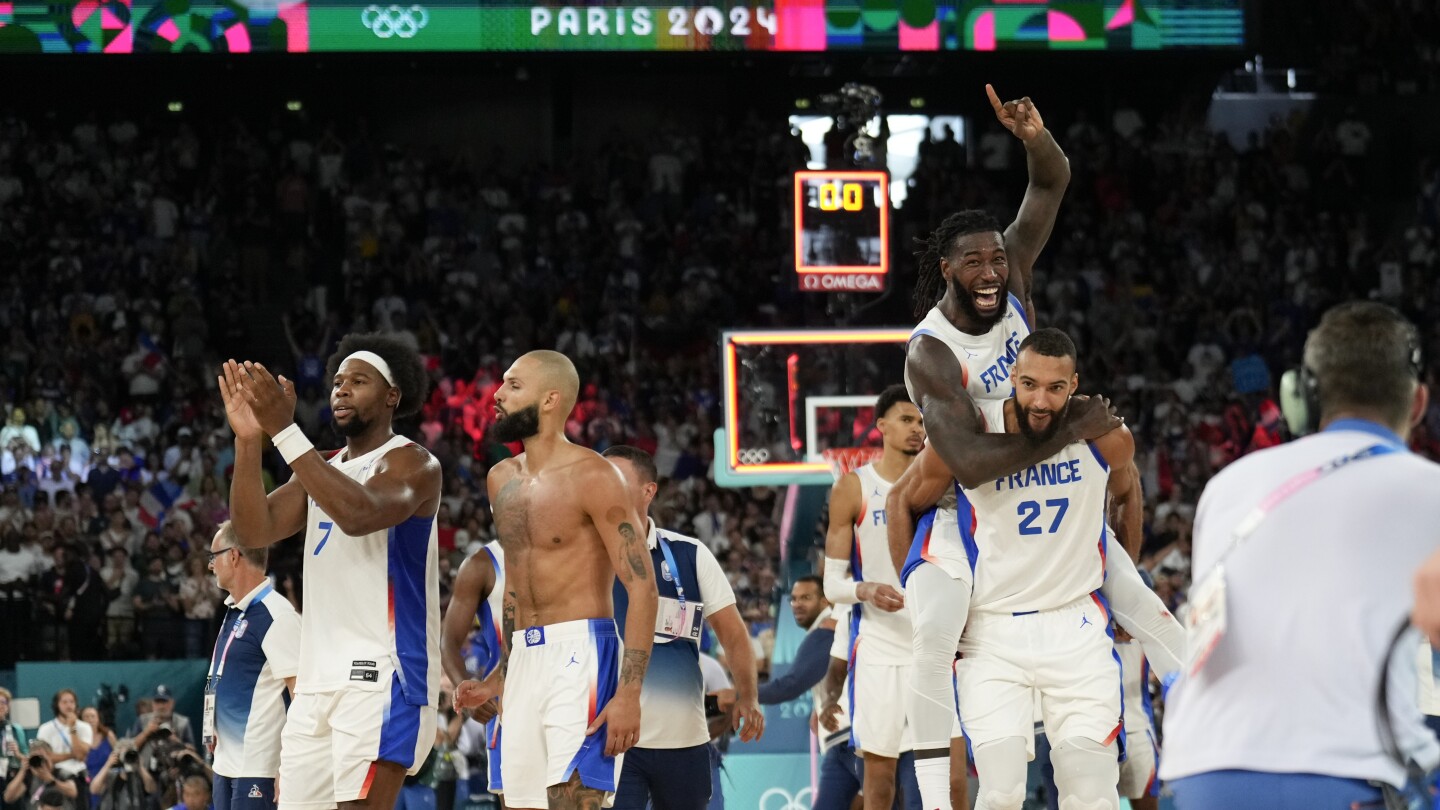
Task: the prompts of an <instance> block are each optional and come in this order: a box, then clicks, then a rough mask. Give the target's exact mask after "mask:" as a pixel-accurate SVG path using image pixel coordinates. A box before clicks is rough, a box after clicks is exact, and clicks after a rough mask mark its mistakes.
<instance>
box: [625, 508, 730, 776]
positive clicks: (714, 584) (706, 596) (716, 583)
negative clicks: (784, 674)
mask: <svg viewBox="0 0 1440 810" xmlns="http://www.w3.org/2000/svg"><path fill="white" fill-rule="evenodd" d="M647 523H648V524H649V538H648V542H649V545H650V556H651V562H652V563H653V564H654V566H655V584H656V588H657V589H658V591H659V595H660V599H661V600H662V601H663V600H665V599H677V598H678V596H679V590H678V588H683V589H684V592H685V598H686V599H688V600H689V601H690V602H691V603H692V604H693V603H695V602H699V603H700V604H701V606H702V608H701V615H702V617H707V618H708V617H710V616H714V615H715V614H716V613H718V612H720V611H721V610H723V609H725V608H727V607H729V606H731V605H733V604H735V591H734V590H733V589H731V587H730V580H728V579H726V578H725V571H724V570H723V569H722V568H721V567H720V563H719V562H718V561H717V560H716V559H715V555H714V554H712V553H710V549H709V548H708V547H707V546H706V545H705V544H704V543H702V542H700V541H699V540H696V539H695V538H693V537H687V536H685V535H683V534H677V533H675V532H672V531H670V530H668V529H657V528H656V527H655V522H654V521H653V520H647ZM671 560H673V561H674V567H673V568H672V566H671ZM675 569H678V570H675ZM613 597H614V600H615V620H616V624H617V625H618V626H619V627H620V629H621V630H622V632H623V630H624V623H625V618H626V617H625V609H626V606H627V605H628V604H629V595H628V594H627V593H626V591H625V589H624V588H623V587H622V586H621V585H620V583H619V581H616V583H615V586H614V591H613ZM705 691H706V690H705V678H704V673H703V669H702V667H701V663H700V646H699V643H698V639H680V638H669V637H666V636H661V635H658V634H657V635H656V636H655V645H654V647H652V648H651V651H650V666H649V667H648V668H647V669H646V670H645V681H644V683H642V684H641V686H640V740H639V742H638V743H637V744H636V745H637V747H639V748H689V747H692V746H696V745H704V744H705V743H707V742H709V741H710V730H709V726H708V725H707V723H706V722H705Z"/></svg>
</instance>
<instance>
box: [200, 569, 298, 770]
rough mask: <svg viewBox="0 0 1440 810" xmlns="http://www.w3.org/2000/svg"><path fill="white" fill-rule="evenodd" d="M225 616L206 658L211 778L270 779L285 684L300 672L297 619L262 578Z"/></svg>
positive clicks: (231, 601)
mask: <svg viewBox="0 0 1440 810" xmlns="http://www.w3.org/2000/svg"><path fill="white" fill-rule="evenodd" d="M225 604H226V606H227V607H229V610H228V611H227V612H226V614H225V622H224V624H223V626H222V627H221V629H220V636H219V638H218V639H217V640H216V644H215V650H214V652H213V654H212V656H211V662H210V678H211V681H212V683H213V684H214V686H215V737H216V740H215V765H214V769H215V773H217V774H219V775H221V776H228V777H231V778H240V777H250V778H260V779H267V778H274V777H275V776H276V775H277V774H278V773H279V769H280V732H281V731H282V730H283V729H284V727H285V714H286V711H287V709H288V707H289V705H290V700H289V698H287V697H286V696H285V679H286V678H291V677H294V676H295V675H296V673H297V672H298V671H299V669H300V616H299V615H298V614H296V613H295V608H294V607H293V606H292V605H291V604H290V600H288V599H286V598H285V597H284V596H283V595H282V594H281V593H280V592H279V591H277V590H276V589H275V583H274V582H273V581H272V580H271V579H269V578H266V579H265V581H264V582H261V583H260V584H259V585H257V586H256V587H255V589H254V590H252V591H251V592H250V593H248V594H245V595H244V596H243V597H242V598H241V599H239V600H238V601H237V600H236V599H235V597H234V596H230V597H227V598H226V599H225Z"/></svg>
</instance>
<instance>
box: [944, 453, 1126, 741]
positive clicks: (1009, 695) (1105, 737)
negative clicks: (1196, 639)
mask: <svg viewBox="0 0 1440 810" xmlns="http://www.w3.org/2000/svg"><path fill="white" fill-rule="evenodd" d="M1109 477H1110V467H1109V465H1108V464H1107V463H1106V461H1105V459H1104V457H1103V456H1102V455H1101V454H1100V451H1099V450H1098V449H1097V448H1096V447H1095V446H1094V445H1093V444H1090V443H1088V442H1077V443H1075V444H1071V445H1069V446H1067V447H1065V448H1064V449H1063V450H1061V451H1060V452H1059V453H1056V454H1055V455H1053V456H1051V457H1050V458H1048V459H1046V460H1045V461H1042V462H1040V463H1039V464H1035V465H1033V466H1031V467H1029V468H1027V469H1025V470H1023V471H1021V472H1019V473H1016V474H1015V475H1011V476H1006V477H1005V478H1001V479H999V480H996V481H991V482H988V483H985V484H982V485H980V486H978V487H975V488H974V489H970V488H965V487H960V486H957V487H956V501H957V503H956V514H957V515H958V516H959V521H958V522H959V528H960V534H961V536H962V538H963V539H964V541H965V543H966V545H967V546H968V545H973V546H974V547H976V548H978V550H979V555H980V556H979V564H978V565H977V567H976V572H975V587H974V591H973V595H972V598H971V603H970V616H969V623H968V624H967V625H966V627H965V631H964V635H963V636H962V638H961V641H960V650H961V652H962V653H963V657H962V659H961V661H960V663H959V666H958V667H957V674H958V675H959V687H960V688H959V702H960V716H961V717H962V718H964V721H965V731H966V734H967V736H969V737H970V740H971V743H972V744H973V745H975V746H976V747H978V746H981V745H984V744H985V743H988V742H992V741H996V740H1001V739H1004V738H1007V737H1022V738H1024V739H1026V740H1029V741H1030V742H1029V747H1030V749H1031V751H1032V752H1033V745H1034V734H1033V731H1034V692H1035V690H1038V691H1039V693H1040V702H1041V711H1042V714H1043V717H1044V721H1045V730H1046V734H1047V736H1048V737H1049V738H1050V739H1051V740H1066V739H1071V738H1076V737H1082V738H1086V739H1089V740H1093V741H1094V742H1097V743H1100V744H1102V745H1108V744H1110V743H1111V742H1113V741H1115V740H1116V739H1117V738H1118V736H1119V734H1120V732H1121V730H1122V725H1121V704H1120V661H1119V658H1118V657H1117V656H1116V654H1115V649H1114V638H1113V634H1112V633H1111V631H1110V614H1109V608H1108V607H1107V606H1106V604H1105V600H1104V599H1103V597H1101V595H1100V593H1099V590H1100V586H1101V584H1102V583H1103V582H1104V579H1105V557H1106V551H1107V549H1106V541H1107V532H1106V529H1105V504H1106V495H1107V491H1108V485H1109Z"/></svg>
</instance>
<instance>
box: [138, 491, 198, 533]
mask: <svg viewBox="0 0 1440 810" xmlns="http://www.w3.org/2000/svg"><path fill="white" fill-rule="evenodd" d="M194 503H195V499H194V498H191V497H190V493H188V492H186V491H185V488H184V487H182V486H180V485H179V484H177V483H175V482H174V481H156V482H155V483H154V484H152V485H151V486H150V488H149V489H147V490H145V492H144V493H142V494H141V495H140V522H141V523H144V524H145V525H146V526H147V527H148V528H151V529H158V528H160V525H161V524H163V523H164V522H165V513H166V512H168V511H170V510H171V509H186V508H188V507H190V506H191V505H193V504H194Z"/></svg>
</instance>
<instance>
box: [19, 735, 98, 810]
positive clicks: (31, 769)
mask: <svg viewBox="0 0 1440 810" xmlns="http://www.w3.org/2000/svg"><path fill="white" fill-rule="evenodd" d="M53 755H54V752H53V751H52V750H50V746H49V744H47V743H46V742H45V741H44V740H39V739H37V740H35V741H34V742H33V743H31V744H30V755H29V756H27V757H26V758H25V760H24V762H23V764H22V765H21V766H20V771H19V772H18V773H16V774H15V776H14V777H13V778H12V779H11V780H10V783H9V784H7V785H6V786H5V797H4V798H5V803H6V804H12V803H17V804H18V806H19V807H21V808H22V809H23V810H40V808H41V807H42V806H44V800H46V799H48V800H50V801H54V799H55V794H58V795H59V796H60V799H61V803H60V804H59V805H58V806H59V807H60V808H61V810H82V808H83V805H81V804H80V790H79V788H78V786H77V785H76V783H75V780H74V779H72V778H71V777H70V776H68V775H67V774H64V773H61V772H60V771H58V770H57V769H56V768H55V766H54V765H52V764H51V763H50V758H51V757H52V756H53ZM52 791H53V792H52ZM46 794H50V795H49V796H47V795H46ZM49 807H50V810H55V807H56V805H53V804H52V805H49Z"/></svg>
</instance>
